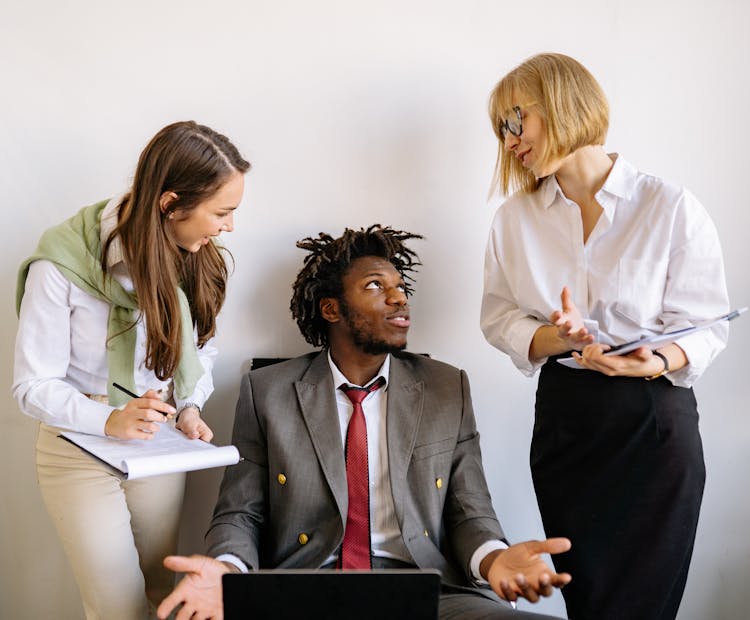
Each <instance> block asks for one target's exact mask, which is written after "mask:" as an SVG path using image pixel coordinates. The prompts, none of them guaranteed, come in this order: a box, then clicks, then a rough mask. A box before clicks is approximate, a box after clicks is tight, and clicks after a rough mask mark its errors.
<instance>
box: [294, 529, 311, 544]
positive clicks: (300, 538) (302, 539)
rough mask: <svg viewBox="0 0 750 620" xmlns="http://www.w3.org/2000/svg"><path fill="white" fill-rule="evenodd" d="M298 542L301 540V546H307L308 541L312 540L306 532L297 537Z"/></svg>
mask: <svg viewBox="0 0 750 620" xmlns="http://www.w3.org/2000/svg"><path fill="white" fill-rule="evenodd" d="M297 540H299V544H300V545H306V544H307V541H308V540H310V539H309V538H308V537H307V534H305V533H304V532H302V533H301V534H300V535H299V536H298V537H297Z"/></svg>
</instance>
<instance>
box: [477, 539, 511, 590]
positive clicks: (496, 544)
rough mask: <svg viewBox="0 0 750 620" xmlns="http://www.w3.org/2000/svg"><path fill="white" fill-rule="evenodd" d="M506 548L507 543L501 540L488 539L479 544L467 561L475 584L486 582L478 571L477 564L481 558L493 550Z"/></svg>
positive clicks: (485, 583) (480, 561)
mask: <svg viewBox="0 0 750 620" xmlns="http://www.w3.org/2000/svg"><path fill="white" fill-rule="evenodd" d="M507 548H508V545H506V544H505V543H504V542H503V541H502V540H488V541H487V542H485V543H482V544H481V545H479V547H478V548H477V550H476V551H475V552H474V554H473V555H472V556H471V561H470V562H469V568H470V569H471V576H472V577H473V578H474V581H475V582H476V583H477V585H487V583H488V582H487V581H486V580H485V579H483V578H482V575H481V574H480V573H479V565H480V564H481V563H482V560H484V558H485V557H486V556H487V555H488V554H489V553H492V552H493V551H496V550H498V549H507Z"/></svg>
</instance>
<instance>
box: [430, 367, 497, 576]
mask: <svg viewBox="0 0 750 620" xmlns="http://www.w3.org/2000/svg"><path fill="white" fill-rule="evenodd" d="M461 390H462V397H463V398H462V412H461V425H460V428H459V437H458V441H457V443H456V448H455V450H454V453H453V465H452V469H451V479H450V485H449V487H448V495H447V498H446V505H445V511H444V519H445V527H446V533H447V536H448V539H449V540H450V544H451V548H452V552H453V555H454V557H455V558H456V561H457V563H458V565H459V566H460V567H461V569H462V570H463V571H464V573H465V574H466V578H467V579H468V580H469V581H470V582H471V581H472V580H473V579H474V577H473V575H472V574H471V570H470V561H471V556H472V554H473V553H474V552H475V551H476V550H477V548H478V547H479V546H480V545H482V544H483V543H485V542H487V541H490V540H503V541H504V540H505V537H504V534H503V530H502V528H501V527H500V524H499V522H498V520H497V517H496V516H495V511H494V509H493V507H492V498H491V497H490V492H489V489H488V488H487V481H486V480H485V477H484V468H483V467H482V454H481V450H480V447H479V433H478V432H477V429H476V421H475V419H474V410H473V408H472V405H471V393H470V390H469V379H468V377H467V376H466V373H465V372H464V371H463V370H462V371H461Z"/></svg>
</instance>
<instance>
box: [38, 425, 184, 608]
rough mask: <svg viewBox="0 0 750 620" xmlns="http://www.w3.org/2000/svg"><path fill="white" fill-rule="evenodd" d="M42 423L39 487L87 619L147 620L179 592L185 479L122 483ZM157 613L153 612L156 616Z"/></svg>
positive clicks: (157, 478) (156, 478)
mask: <svg viewBox="0 0 750 620" xmlns="http://www.w3.org/2000/svg"><path fill="white" fill-rule="evenodd" d="M59 432H60V430H59V429H56V428H53V427H51V426H47V425H46V424H40V427H39V435H38V437H37V444H36V464H37V476H38V480H39V487H40V489H41V491H42V497H43V499H44V503H45V504H46V506H47V512H49V515H50V517H51V518H52V521H53V523H54V525H55V528H56V530H57V534H58V536H59V537H60V540H61V541H62V544H63V547H64V549H65V553H66V555H67V556H68V560H69V562H70V564H71V567H72V568H73V573H74V575H75V579H76V581H77V583H78V588H79V590H80V592H81V597H82V599H83V607H84V610H85V612H86V618H87V620H144V619H145V618H149V617H150V616H149V614H150V613H152V612H153V607H150V606H149V601H150V603H151V605H152V606H153V605H158V604H159V603H160V602H161V600H162V599H163V598H164V597H165V596H166V595H167V594H169V592H170V591H171V590H172V587H173V586H174V574H173V573H171V572H170V571H168V570H166V569H165V568H164V567H163V566H162V560H163V559H164V557H165V556H167V555H170V554H172V553H175V551H176V549H177V528H178V524H179V518H180V509H181V507H182V498H183V495H184V490H185V474H184V473H179V474H168V475H165V476H154V477H151V478H143V479H140V480H130V481H127V480H123V479H122V477H121V476H118V475H117V474H115V473H114V471H113V470H112V469H111V468H109V467H108V466H107V465H104V464H103V463H101V462H100V461H98V460H97V459H95V458H93V457H92V456H89V455H88V454H87V453H85V452H84V451H83V450H81V449H80V448H78V447H76V446H74V445H73V444H71V443H69V442H67V441H65V440H64V439H60V438H59V437H58V436H57V435H58V434H59ZM150 610H151V611H150Z"/></svg>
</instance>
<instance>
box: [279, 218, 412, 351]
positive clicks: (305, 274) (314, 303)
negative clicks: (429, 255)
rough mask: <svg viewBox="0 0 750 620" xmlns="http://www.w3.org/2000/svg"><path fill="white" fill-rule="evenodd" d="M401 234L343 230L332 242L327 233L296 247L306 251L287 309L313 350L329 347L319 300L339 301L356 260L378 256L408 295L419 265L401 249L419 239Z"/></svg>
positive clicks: (378, 227) (384, 229) (387, 230)
mask: <svg viewBox="0 0 750 620" xmlns="http://www.w3.org/2000/svg"><path fill="white" fill-rule="evenodd" d="M422 238H423V237H422V235H415V234H412V233H409V232H406V231H403V230H393V229H392V228H390V227H388V226H381V225H380V224H373V225H372V226H370V227H369V228H367V229H366V230H365V229H364V228H360V229H359V230H353V229H351V228H346V229H345V230H344V233H343V234H342V235H341V236H340V237H339V238H338V239H334V238H333V237H331V235H328V234H326V233H318V237H317V238H314V237H307V238H306V239H302V241H298V242H297V247H298V248H300V249H302V250H307V251H308V252H309V254H308V255H307V256H305V261H304V265H303V266H302V269H301V270H300V272H299V273H298V274H297V279H296V280H295V282H294V285H293V286H292V290H293V291H294V294H293V295H292V302H291V304H290V306H289V308H290V310H291V311H292V317H293V318H294V320H295V321H297V326H298V327H299V330H300V332H302V336H303V337H304V338H305V340H306V341H307V342H309V343H310V344H311V345H313V346H315V347H321V346H328V332H327V322H326V321H325V319H324V318H323V317H322V316H321V314H320V300H321V299H323V298H325V297H333V298H335V299H341V297H342V295H343V292H344V287H343V282H342V279H343V276H344V274H345V273H346V271H347V270H348V269H349V266H350V265H351V264H352V262H354V261H355V260H356V259H358V258H361V257H363V256H377V257H378V258H384V259H385V260H387V261H389V262H390V263H391V264H392V265H393V266H394V267H395V268H396V271H398V273H399V274H400V275H401V277H402V278H403V279H404V285H405V289H406V294H407V295H411V293H412V291H413V288H412V286H411V285H410V284H409V283H410V282H414V278H412V277H411V276H410V275H409V274H410V273H412V272H414V271H416V270H415V267H416V266H418V265H421V264H422V263H420V262H419V257H418V256H417V254H416V252H414V251H413V250H411V249H409V248H408V247H406V245H404V242H405V241H407V240H409V239H422Z"/></svg>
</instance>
